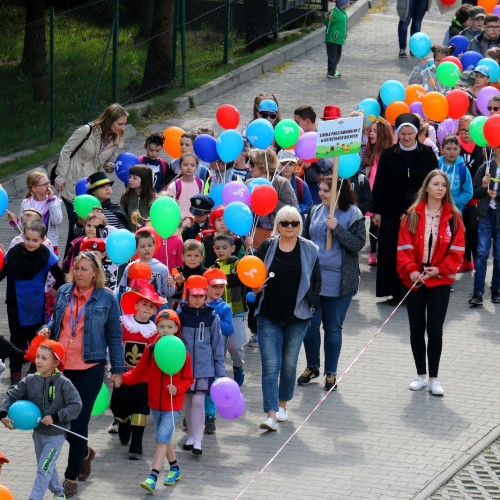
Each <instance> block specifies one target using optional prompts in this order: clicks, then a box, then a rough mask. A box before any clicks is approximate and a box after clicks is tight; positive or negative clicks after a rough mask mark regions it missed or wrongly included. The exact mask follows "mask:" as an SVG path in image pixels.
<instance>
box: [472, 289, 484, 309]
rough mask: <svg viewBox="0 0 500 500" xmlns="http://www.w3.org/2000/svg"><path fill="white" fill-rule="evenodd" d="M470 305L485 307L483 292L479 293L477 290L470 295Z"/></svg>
mask: <svg viewBox="0 0 500 500" xmlns="http://www.w3.org/2000/svg"><path fill="white" fill-rule="evenodd" d="M469 297H470V298H469V304H470V305H471V306H482V305H483V294H482V293H481V292H478V291H477V290H474V291H473V292H472V293H471V294H470V295H469Z"/></svg>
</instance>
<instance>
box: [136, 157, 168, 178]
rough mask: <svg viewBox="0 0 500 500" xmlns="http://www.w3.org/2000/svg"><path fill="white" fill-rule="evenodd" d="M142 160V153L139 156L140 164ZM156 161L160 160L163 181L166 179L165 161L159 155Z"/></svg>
mask: <svg viewBox="0 0 500 500" xmlns="http://www.w3.org/2000/svg"><path fill="white" fill-rule="evenodd" d="M143 160H144V155H141V156H139V163H140V164H142V161H143ZM158 161H159V162H160V166H161V171H162V172H163V181H164V182H165V181H166V180H167V162H166V161H165V160H164V159H163V158H160V157H158Z"/></svg>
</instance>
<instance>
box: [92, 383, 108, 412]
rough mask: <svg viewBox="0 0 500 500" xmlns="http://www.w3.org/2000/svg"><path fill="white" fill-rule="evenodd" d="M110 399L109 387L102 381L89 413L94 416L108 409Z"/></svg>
mask: <svg viewBox="0 0 500 500" xmlns="http://www.w3.org/2000/svg"><path fill="white" fill-rule="evenodd" d="M110 399H111V396H110V395H109V389H108V388H107V387H106V385H105V384H104V383H103V384H102V385H101V390H100V391H99V394H98V395H97V398H96V400H95V401H94V406H93V407H92V412H91V413H90V414H91V415H92V416H94V417H97V416H98V415H102V414H103V413H104V412H105V411H106V410H107V409H108V406H109V401H110Z"/></svg>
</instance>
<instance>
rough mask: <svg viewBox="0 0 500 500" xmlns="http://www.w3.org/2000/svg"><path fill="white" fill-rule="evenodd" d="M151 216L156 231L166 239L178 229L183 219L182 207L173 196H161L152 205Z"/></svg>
mask: <svg viewBox="0 0 500 500" xmlns="http://www.w3.org/2000/svg"><path fill="white" fill-rule="evenodd" d="M149 216H150V218H151V224H152V225H153V227H154V228H155V229H156V232H157V233H158V234H159V235H160V236H161V237H162V238H164V239H166V238H169V237H170V236H172V235H173V234H174V233H175V232H176V231H177V228H178V227H179V223H180V221H181V209H180V207H179V205H178V203H177V202H176V201H175V200H174V199H173V198H170V197H169V196H161V197H160V198H156V200H155V201H154V202H153V204H152V205H151V210H150V211H149Z"/></svg>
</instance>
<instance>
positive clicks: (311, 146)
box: [295, 132, 318, 160]
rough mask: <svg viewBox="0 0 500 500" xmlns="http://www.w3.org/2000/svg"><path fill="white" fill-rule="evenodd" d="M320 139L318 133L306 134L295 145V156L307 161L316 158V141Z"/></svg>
mask: <svg viewBox="0 0 500 500" xmlns="http://www.w3.org/2000/svg"><path fill="white" fill-rule="evenodd" d="M317 139H318V133H317V132H306V133H305V134H303V135H302V136H301V137H299V140H298V141H297V144H295V154H296V155H297V156H298V157H299V158H300V159H301V160H307V159H309V158H314V157H315V156H316V141H317Z"/></svg>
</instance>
